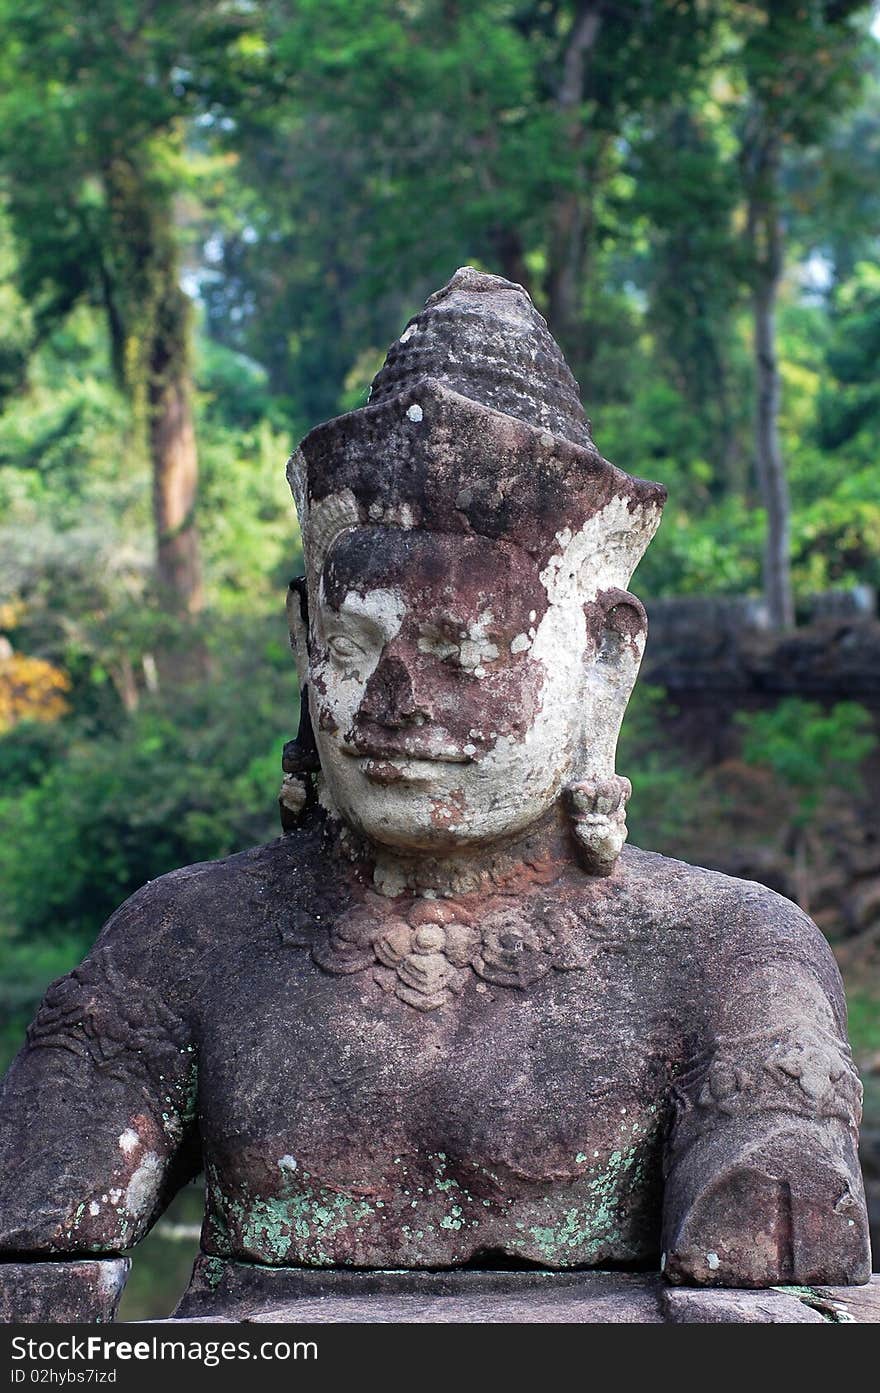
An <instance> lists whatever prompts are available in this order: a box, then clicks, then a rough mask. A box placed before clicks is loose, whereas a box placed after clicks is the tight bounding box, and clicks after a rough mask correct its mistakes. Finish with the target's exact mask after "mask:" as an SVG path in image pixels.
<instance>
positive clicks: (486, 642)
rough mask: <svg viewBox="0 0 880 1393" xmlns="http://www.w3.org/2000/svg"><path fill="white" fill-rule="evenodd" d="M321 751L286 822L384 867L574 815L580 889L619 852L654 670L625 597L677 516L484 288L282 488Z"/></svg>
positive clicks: (431, 307) (308, 693)
mask: <svg viewBox="0 0 880 1393" xmlns="http://www.w3.org/2000/svg"><path fill="white" fill-rule="evenodd" d="M288 477H289V479H290V483H291V487H292V489H293V493H294V497H295V499H296V504H297V510H298V513H299V517H300V524H301V528H302V535H303V545H304V551H305V558H306V575H305V577H304V579H303V580H302V581H300V582H295V583H294V585H293V586H292V588H291V596H290V603H289V607H288V608H289V617H290V626H291V637H292V642H293V646H294V650H295V652H296V655H297V662H298V667H299V672H300V681H301V687H302V691H303V699H304V712H305V720H304V728H303V729H301V732H300V737H299V740H298V742H297V743H296V744H295V746H294V747H293V748H292V749H290V750H288V752H287V754H286V764H285V767H286V769H287V772H288V781H287V791H286V794H284V795H283V798H282V803H283V804H284V802H285V801H286V802H287V804H288V807H289V808H290V807H294V808H295V806H296V804H297V803H298V802H300V801H302V798H303V797H304V791H303V790H301V788H300V786H299V784H298V782H297V781H298V780H299V779H300V778H301V776H302V774H303V773H306V772H309V771H318V770H319V779H320V784H321V790H320V796H321V799H322V801H323V802H324V803H325V806H327V807H328V808H330V809H331V811H333V812H334V813H335V814H337V815H338V816H339V817H340V818H342V819H343V821H344V822H345V823H347V824H348V825H349V826H350V827H351V828H353V829H354V830H355V831H356V832H358V833H360V834H361V835H363V836H365V837H366V838H368V839H369V840H370V841H371V842H373V843H376V844H379V845H380V846H385V847H391V848H399V849H401V850H403V851H406V852H410V853H412V852H414V853H419V852H426V853H434V854H437V853H445V852H449V851H453V850H458V849H462V848H466V847H468V846H473V847H479V846H483V845H487V844H491V843H494V842H498V841H499V840H501V839H504V838H507V837H510V836H511V835H513V834H516V833H518V832H521V831H523V830H524V829H526V828H528V827H529V826H531V825H532V824H533V823H535V822H537V821H538V820H539V819H540V818H541V817H542V816H543V815H544V814H545V813H547V812H548V811H549V810H550V809H551V808H552V806H553V805H554V804H555V803H557V802H558V801H559V800H560V799H563V800H564V801H565V804H566V807H567V809H568V811H569V813H570V815H571V817H572V820H573V827H574V831H575V834H576V838H577V841H578V843H579V845H580V847H581V848H582V854H583V859H584V864H585V868H586V869H589V870H592V871H594V872H597V873H607V871H608V870H610V869H611V867H612V866H613V863H614V860H615V859H616V856H617V854H618V853H619V851H620V849H621V846H622V844H623V840H624V837H625V835H626V833H625V818H624V805H625V801H626V797H627V796H628V791H629V785H628V781H627V780H625V779H620V778H618V777H617V776H616V774H615V769H614V757H615V749H616V744H617V737H618V733H619V730H620V725H621V721H622V719H623V714H624V710H625V708H626V703H627V700H628V698H629V695H630V692H631V691H632V688H633V685H634V682H635V678H636V673H637V671H638V667H639V663H640V661H641V656H642V652H643V649H644V642H645V635H646V620H645V612H644V609H643V608H642V605H641V603H640V602H639V600H638V599H636V597H635V596H634V595H632V594H630V593H629V592H628V591H627V588H626V587H627V585H628V583H629V580H630V577H631V575H632V572H633V570H634V569H635V566H636V565H637V563H638V561H639V559H640V558H641V556H642V554H643V552H644V550H645V547H646V546H647V544H648V542H649V540H650V538H651V536H652V535H653V533H654V531H655V529H656V527H657V525H658V523H659V520H660V513H661V509H662V506H663V502H664V499H665V490H664V489H663V488H662V487H661V486H660V485H659V484H653V483H647V482H645V481H643V480H639V479H634V478H631V477H630V476H629V475H627V474H625V473H623V472H622V471H621V470H619V469H616V468H615V467H614V466H613V465H611V464H609V463H608V462H607V460H604V459H603V458H602V456H601V455H600V454H599V452H598V451H597V450H596V448H595V446H594V445H593V442H592V440H591V437H590V427H589V422H588V421H587V420H586V417H585V416H584V413H583V409H582V407H581V404H580V401H579V397H578V391H577V386H576V384H575V381H574V378H573V377H572V375H571V373H570V371H569V369H568V367H567V366H566V364H565V361H564V359H563V357H562V354H561V353H560V351H559V349H558V347H557V345H556V344H555V342H554V341H553V339H552V337H551V335H550V334H549V332H548V330H547V326H546V324H545V323H544V320H543V319H542V318H541V316H540V315H539V314H538V312H537V311H536V309H535V308H534V306H533V304H532V302H531V300H530V298H529V296H528V295H527V294H526V292H525V291H524V290H523V289H522V287H521V286H518V285H514V284H512V283H511V282H509V281H506V280H502V279H501V278H500V277H497V276H489V275H484V274H482V273H480V272H477V271H474V270H472V269H471V268H464V269H463V270H460V271H458V272H456V274H455V276H454V277H453V278H452V280H451V281H450V282H449V284H448V285H447V286H445V287H444V288H443V289H442V290H440V291H438V292H437V294H436V295H432V296H431V298H430V299H429V300H428V302H427V304H426V306H425V309H424V310H423V311H422V313H421V314H419V315H417V316H416V317H415V319H413V320H411V321H410V323H409V324H408V325H407V327H406V329H405V330H404V332H403V333H402V334H401V336H400V338H399V339H398V340H397V342H396V343H395V344H394V345H392V348H391V349H390V351H389V353H388V356H387V359H386V361H385V365H384V366H383V368H382V369H381V371H380V372H379V373H378V375H377V377H376V378H375V380H374V382H373V386H372V389H371V394H370V400H369V404H368V405H367V406H365V407H363V408H362V409H360V410H358V411H353V412H350V413H348V414H347V415H345V416H340V417H338V418H337V419H335V420H333V421H329V422H328V423H326V424H325V425H322V426H318V427H317V428H316V429H315V430H313V431H311V432H310V433H309V435H307V436H306V438H305V440H304V441H303V442H302V445H301V446H300V448H299V450H298V451H297V453H296V454H295V455H294V456H293V457H292V459H291V461H290V463H289V466H288Z"/></svg>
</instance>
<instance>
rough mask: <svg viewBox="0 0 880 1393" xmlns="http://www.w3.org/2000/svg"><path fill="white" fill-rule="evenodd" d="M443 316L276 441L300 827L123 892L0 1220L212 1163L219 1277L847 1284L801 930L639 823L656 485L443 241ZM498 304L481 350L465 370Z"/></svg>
mask: <svg viewBox="0 0 880 1393" xmlns="http://www.w3.org/2000/svg"><path fill="white" fill-rule="evenodd" d="M429 310H430V313H429V314H428V318H427V319H426V320H425V326H426V327H425V329H424V332H425V335H426V341H429V343H430V355H429V356H430V358H431V364H432V366H431V372H432V374H433V375H432V376H430V377H419V376H418V373H411V372H409V369H408V368H407V366H406V361H405V358H406V355H403V356H402V357H400V358H399V360H395V363H396V365H395V366H394V373H392V374H391V375H390V376H388V377H386V378H385V379H383V378H382V376H381V374H380V379H379V383H378V385H379V389H380V390H378V392H377V396H378V397H379V400H378V402H377V404H375V405H371V406H368V407H366V408H364V409H363V410H362V411H359V412H354V413H351V414H350V415H348V416H346V417H342V418H340V419H339V420H338V421H336V422H331V423H329V424H328V425H327V426H323V427H319V428H318V430H317V431H313V432H312V433H311V434H310V435H309V436H308V437H307V439H306V441H304V442H303V446H302V449H301V451H300V452H299V454H298V455H297V457H296V458H295V460H294V461H293V462H292V465H291V478H292V482H293V485H294V488H295V492H296V494H297V501H298V506H299V510H300V517H301V520H302V524H303V533H304V538H305V543H306V556H307V567H308V575H307V577H306V579H305V581H304V582H301V583H298V584H297V585H295V586H294V587H293V588H292V589H291V593H290V599H289V604H288V614H289V618H290V624H291V635H292V642H293V644H294V647H295V651H296V654H297V662H298V666H299V669H300V676H301V682H302V686H303V692H304V701H303V719H302V729H301V731H300V736H299V737H298V740H297V741H296V742H295V744H294V746H293V747H292V748H291V747H288V748H287V749H286V750H285V757H284V769H285V775H286V781H285V785H284V787H283V790H282V803H283V811H284V826H285V828H286V835H285V836H283V837H282V838H280V839H279V840H278V841H276V842H272V843H270V844H268V845H267V846H263V847H257V848H254V849H253V850H251V851H247V852H243V853H241V854H239V855H237V856H233V857H229V858H227V859H225V860H223V861H218V862H215V863H211V864H206V865H201V866H191V867H188V868H186V869H185V870H181V871H176V872H173V873H172V874H170V875H168V876H164V877H162V878H161V879H160V880H157V881H156V882H154V883H152V884H150V885H148V886H146V887H144V889H143V890H141V891H140V892H139V893H138V894H136V895H134V896H133V897H132V898H131V899H130V900H129V901H128V902H127V903H126V904H125V905H124V906H123V907H122V908H121V909H120V910H119V911H118V912H117V913H116V914H115V915H114V916H113V917H112V919H111V920H110V921H109V923H108V924H107V926H106V927H105V929H104V931H103V933H102V934H101V936H100V938H99V939H98V941H97V943H96V945H95V948H94V949H93V951H92V953H91V954H89V956H88V957H87V959H86V961H85V962H84V963H83V964H82V965H81V966H80V967H79V968H77V969H76V971H75V972H73V973H72V974H70V975H69V976H68V977H67V978H64V979H62V980H61V981H60V982H58V983H56V984H54V985H53V987H52V988H50V990H49V992H48V993H47V996H46V999H45V1001H44V1003H43V1005H42V1007H41V1008H40V1011H39V1013H38V1015H37V1018H36V1020H35V1021H34V1023H33V1024H32V1026H31V1027H30V1030H29V1034H28V1042H27V1045H26V1046H25V1048H24V1050H23V1051H22V1052H21V1054H20V1055H19V1056H18V1058H17V1059H16V1061H15V1062H14V1064H13V1066H12V1068H11V1070H10V1072H9V1074H8V1076H7V1078H6V1080H5V1082H4V1085H3V1090H2V1094H0V1123H2V1128H0V1253H2V1252H5V1253H7V1254H8V1255H9V1256H10V1257H14V1256H17V1255H20V1254H24V1253H28V1254H34V1255H40V1256H46V1257H49V1256H56V1257H64V1256H70V1255H77V1254H83V1253H89V1254H100V1253H115V1252H118V1251H119V1250H120V1249H121V1248H125V1247H128V1246H129V1245H130V1244H132V1243H135V1242H137V1241H138V1239H139V1238H141V1237H142V1236H143V1234H144V1233H145V1232H146V1231H147V1229H148V1228H149V1226H150V1224H151V1223H152V1222H153V1221H154V1219H155V1218H156V1216H157V1215H158V1214H159V1213H161V1211H162V1210H163V1208H164V1207H165V1206H166V1204H167V1203H168V1200H169V1199H170V1197H171V1196H172V1195H173V1193H174V1192H175V1190H176V1189H177V1188H178V1187H179V1186H180V1185H181V1184H182V1183H184V1182H185V1181H186V1180H187V1179H188V1178H189V1177H190V1176H191V1175H192V1174H194V1173H195V1172H196V1171H197V1170H198V1169H199V1167H200V1166H203V1167H204V1171H205V1175H206V1179H207V1212H206V1219H205V1226H204V1230H203V1236H202V1247H203V1251H204V1254H205V1263H206V1266H205V1268H204V1269H203V1275H204V1276H205V1281H206V1282H209V1277H208V1275H206V1274H209V1273H210V1272H211V1271H212V1270H213V1271H216V1273H217V1274H219V1275H218V1282H219V1281H223V1280H226V1279H225V1278H223V1276H222V1274H223V1272H224V1270H227V1269H224V1260H233V1261H234V1262H236V1263H239V1264H242V1263H244V1264H252V1265H254V1267H255V1269H256V1270H257V1271H258V1272H259V1273H260V1275H261V1280H263V1279H264V1278H265V1279H266V1280H271V1279H269V1278H266V1273H267V1272H268V1271H269V1270H271V1269H273V1268H289V1267H291V1266H293V1267H303V1268H307V1269H340V1268H341V1269H363V1270H364V1271H365V1272H369V1271H375V1270H379V1271H380V1272H381V1270H385V1269H397V1268H403V1269H410V1270H427V1269H456V1268H461V1267H463V1266H464V1265H465V1264H470V1265H471V1266H474V1267H477V1266H479V1267H481V1268H490V1269H491V1268H494V1267H506V1266H510V1264H511V1261H512V1262H513V1263H514V1265H516V1264H525V1265H533V1266H535V1267H540V1268H541V1269H551V1270H552V1269H556V1270H559V1271H563V1272H564V1271H565V1270H566V1269H577V1268H599V1267H602V1266H605V1265H614V1266H617V1265H620V1266H624V1267H630V1268H635V1267H639V1268H660V1267H661V1266H662V1267H663V1269H665V1279H668V1280H669V1281H671V1282H673V1283H677V1284H696V1285H701V1286H736V1287H750V1286H751V1287H761V1286H768V1285H775V1284H778V1283H780V1282H789V1283H819V1282H821V1283H843V1284H845V1283H851V1282H860V1281H864V1280H866V1278H867V1276H868V1272H869V1260H868V1250H867V1242H866V1220H865V1210H864V1196H863V1191H862V1184H861V1177H860V1174H859V1169H858V1161H857V1156H856V1142H857V1123H858V1115H859V1103H860V1085H859V1082H858V1079H857V1077H856V1073H855V1070H854V1068H853V1064H852V1059H851V1056H850V1052H849V1048H848V1045H847V1042H846V1032H845V1017H844V1005H843V998H842V991H841V984H840V978H839V974H838V972H837V969H836V967H835V964H834V961H833V959H832V957H831V954H830V952H829V950H828V948H827V945H826V943H825V941H824V939H823V938H822V935H821V934H820V933H819V931H818V930H817V929H816V927H815V925H814V924H812V923H811V921H810V920H809V919H807V918H806V916H805V915H803V914H802V913H801V912H800V911H799V910H798V909H796V908H795V906H794V905H792V904H791V903H790V902H788V901H786V900H783V899H781V898H780V897H779V896H777V895H774V894H773V893H772V892H770V891H767V890H765V889H763V888H761V887H759V886H757V885H754V884H751V883H748V882H743V881H737V880H733V879H730V878H727V877H725V876H722V875H719V874H717V873H714V872H710V871H703V870H699V869H697V868H694V867H691V866H688V865H685V864H684V863H682V862H678V861H672V860H667V859H665V858H663V857H660V856H656V855H650V854H647V853H644V852H640V851H638V850H636V849H626V848H625V847H624V840H625V834H626V829H625V805H626V799H627V796H628V794H629V783H628V780H626V779H625V778H624V777H622V776H619V775H618V774H617V773H616V770H615V763H614V761H615V749H616V742H617V735H618V731H619V728H620V723H621V720H622V718H623V713H624V710H625V707H626V702H627V700H628V697H629V694H630V692H631V690H632V687H633V684H634V682H635V679H636V674H637V671H638V666H639V661H640V658H641V654H642V650H643V647H644V639H645V628H646V622H645V614H644V610H643V608H642V606H641V604H640V602H639V601H638V599H637V598H636V597H635V596H634V595H631V594H630V593H629V592H628V591H627V590H626V586H627V585H628V583H629V580H630V576H631V573H632V570H633V568H634V566H635V565H636V563H637V561H638V559H639V557H640V556H641V554H642V552H643V551H644V549H645V547H646V546H647V544H648V541H649V540H650V537H651V535H652V533H653V530H654V529H655V527H656V525H657V523H658V521H659V513H660V507H661V505H662V501H663V497H664V491H663V490H662V488H661V487H660V486H659V485H654V484H648V483H645V482H644V481H640V480H635V479H631V478H630V477H629V476H627V475H625V474H623V473H622V472H621V471H620V470H617V469H615V468H614V467H613V466H612V465H610V464H608V463H607V461H605V460H603V459H602V457H601V456H600V455H598V453H597V452H596V451H595V449H594V447H593V446H592V445H591V444H590V443H589V438H588V435H586V433H585V423H584V422H583V420H582V418H580V417H578V413H577V411H576V410H575V408H574V405H573V404H572V401H571V399H570V392H569V387H568V386H566V379H565V374H564V373H561V370H560V372H558V373H557V375H556V377H555V378H554V380H553V382H552V383H551V384H550V386H549V387H548V389H547V391H546V392H545V391H543V390H542V388H541V373H540V372H537V373H532V374H531V376H530V371H529V369H528V363H529V362H530V361H532V360H531V358H530V356H529V353H527V352H525V351H524V348H523V344H524V343H526V344H527V343H528V336H529V334H530V333H532V334H533V335H534V341H533V344H532V346H533V347H534V349H535V354H536V358H535V360H534V361H536V362H540V359H541V354H542V353H544V352H545V351H547V350H546V345H545V344H544V340H543V338H542V334H544V333H545V330H542V329H541V326H540V323H538V320H537V317H536V316H535V314H534V311H533V310H532V309H531V307H530V305H529V302H528V300H527V297H525V296H524V293H523V292H522V291H520V290H519V289H518V288H516V287H510V286H509V285H507V284H506V283H504V282H499V281H497V280H496V279H495V278H492V277H485V276H482V275H479V274H477V273H473V272H469V271H468V272H462V273H459V275H457V276H456V277H455V278H454V279H453V281H452V282H451V284H450V286H449V287H447V288H446V290H445V291H444V292H443V293H442V294H441V296H440V297H439V299H437V300H435V301H434V306H433V308H431V307H430V306H429ZM435 310H436V312H437V313H438V314H439V313H441V311H442V316H443V318H442V326H440V325H439V324H435V321H434V318H432V316H433V315H434V313H435ZM481 315H482V316H483V317H484V319H485V322H486V331H487V334H488V335H489V336H490V337H491V336H495V337H492V339H491V341H492V342H493V344H495V347H496V349H497V351H493V354H492V361H491V362H487V364H486V371H485V372H476V371H473V370H472V369H471V368H468V370H467V372H466V373H465V374H464V377H462V376H461V375H459V372H458V367H457V366H455V364H453V358H454V356H455V352H454V350H455V346H456V344H457V343H458V342H459V341H458V340H457V339H456V333H458V332H459V331H458V330H457V328H456V325H457V324H460V343H461V347H462V353H463V358H462V361H465V362H467V361H469V359H468V354H471V356H473V353H472V350H473V345H474V343H475V342H476V340H475V337H474V335H475V329H474V324H475V316H476V317H477V319H479V318H480V316H481ZM505 322H509V324H510V326H511V327H510V336H509V343H508V340H507V339H506V338H505V332H506V331H505V330H504V324H505ZM429 325H433V326H434V327H432V328H430V332H429ZM530 326H531V327H530ZM435 329H436V332H435ZM418 332H419V333H421V332H422V329H421V328H420V329H419V331H418ZM499 336H500V337H499ZM496 340H497V342H496ZM415 342H416V340H415V339H414V338H413V343H415ZM505 343H508V348H509V353H508V358H507V360H506V359H505V355H504V351H502V349H503V347H504V344H505ZM444 345H445V347H444ZM542 345H543V346H542ZM403 347H404V348H405V349H406V350H407V353H409V351H410V343H409V341H407V343H406V344H404V345H403ZM441 350H442V352H441ZM474 351H475V350H474ZM505 351H506V350H505ZM443 352H445V353H446V354H447V356H448V359H449V364H450V365H451V366H450V370H449V372H445V371H441V367H442V364H441V363H440V362H439V359H438V354H439V355H440V357H442V353H443ZM426 361H427V360H426ZM453 367H455V371H453ZM508 368H509V372H508V371H507V369H508ZM394 374H398V377H395V376H394ZM450 382H452V383H453V384H454V385H453V386H450V385H449V384H450ZM395 383H397V385H399V386H400V387H401V390H399V391H397V390H396V387H395ZM569 385H570V384H569ZM386 387H387V388H388V390H387V391H386V390H385V388H386ZM392 388H395V389H394V390H392ZM508 392H510V393H513V397H509V396H505V395H504V393H508ZM514 398H515V400H514ZM499 405H502V406H503V410H499V409H497V408H498V406H499ZM514 406H515V407H516V410H515V411H514V410H513V407H514ZM579 422H580V424H579ZM554 423H555V424H554ZM551 427H552V428H551ZM557 428H558V430H559V431H561V432H562V433H556V429H557ZM572 436H573V437H576V438H575V439H573V438H570V437H572ZM212 1263H213V1264H215V1265H217V1266H216V1267H215V1268H213V1269H212V1268H211V1266H210V1264H212ZM539 1276H540V1274H539ZM464 1280H465V1282H468V1281H470V1280H471V1279H469V1278H467V1277H465V1278H464ZM522 1280H524V1279H522ZM535 1280H538V1279H537V1278H536V1279H535ZM511 1281H512V1282H513V1288H511V1289H509V1290H507V1291H506V1294H504V1296H503V1299H504V1301H505V1302H507V1303H511V1302H513V1303H514V1305H516V1303H517V1302H519V1301H520V1296H519V1295H518V1292H520V1291H521V1286H520V1287H516V1281H521V1276H518V1277H517V1278H516V1279H511ZM653 1281H654V1279H650V1280H649V1279H647V1278H645V1279H642V1286H639V1284H638V1282H637V1281H636V1279H635V1278H633V1279H632V1281H631V1282H630V1284H629V1285H627V1286H626V1291H627V1293H629V1295H628V1296H627V1300H630V1299H631V1300H632V1301H633V1302H635V1304H636V1307H639V1308H641V1306H640V1303H642V1296H641V1295H639V1296H635V1295H633V1293H634V1292H636V1291H638V1292H641V1293H644V1292H645V1291H647V1290H648V1289H649V1288H650V1290H654V1289H655V1287H654V1286H652V1285H651V1282H653ZM646 1283H647V1285H645V1284H646ZM539 1285H540V1282H539ZM561 1289H562V1288H559V1287H557V1288H554V1290H555V1291H559V1290H561ZM564 1289H565V1290H566V1291H570V1290H574V1288H570V1287H568V1286H566V1287H565V1288H564ZM592 1289H593V1291H594V1293H596V1292H598V1291H599V1287H598V1286H596V1284H595V1283H594V1285H593V1288H592ZM334 1290H336V1291H337V1296H336V1297H334V1299H339V1300H344V1301H346V1302H350V1301H351V1300H352V1299H354V1298H353V1297H352V1296H351V1295H350V1293H348V1294H345V1295H344V1296H339V1295H338V1289H336V1288H334ZM458 1290H459V1288H458V1287H456V1288H455V1291H458ZM542 1290H543V1287H542ZM578 1290H582V1289H581V1288H579V1289H578ZM602 1290H603V1291H604V1290H605V1288H604V1287H603V1288H602ZM455 1291H453V1292H452V1293H451V1294H450V1295H448V1296H446V1295H443V1298H442V1299H443V1300H450V1301H452V1300H453V1299H454V1297H455ZM390 1295H393V1296H394V1298H395V1300H398V1298H399V1299H400V1300H403V1299H404V1298H405V1299H406V1300H413V1301H416V1302H418V1301H421V1300H422V1294H421V1291H420V1289H418V1287H417V1288H416V1290H415V1291H412V1290H410V1291H409V1292H406V1291H404V1292H403V1293H401V1292H400V1290H399V1289H396V1290H395V1291H394V1292H391V1293H389V1296H390ZM618 1296H619V1290H618ZM193 1299H195V1297H193ZM230 1299H231V1297H230ZM307 1299H308V1300H310V1301H311V1300H313V1299H315V1300H324V1299H325V1298H324V1296H320V1297H313V1296H311V1295H310V1296H309V1297H308V1298H307ZM566 1299H567V1298H566ZM573 1299H574V1298H573ZM577 1299H580V1297H578V1298H577ZM596 1299H597V1300H598V1296H597V1297H596ZM615 1299H617V1298H615ZM554 1300H555V1297H554ZM603 1300H604V1297H603ZM346 1309H348V1308H346ZM389 1309H391V1308H389ZM395 1309H399V1308H395ZM505 1309H507V1310H509V1311H510V1310H513V1309H514V1307H513V1306H511V1305H509V1304H508V1306H506V1307H505ZM619 1309H621V1310H623V1309H626V1308H625V1307H622V1306H621V1307H619ZM634 1309H635V1307H634ZM369 1318H371V1319H373V1318H376V1317H375V1316H371V1317H369ZM450 1318H452V1317H450ZM474 1318H476V1317H474ZM505 1318H510V1317H505ZM544 1318H547V1319H550V1318H551V1317H550V1316H549V1315H547V1316H546V1317H544ZM608 1318H609V1319H610V1318H611V1317H608ZM630 1318H635V1317H630ZM658 1318H659V1316H658Z"/></svg>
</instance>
